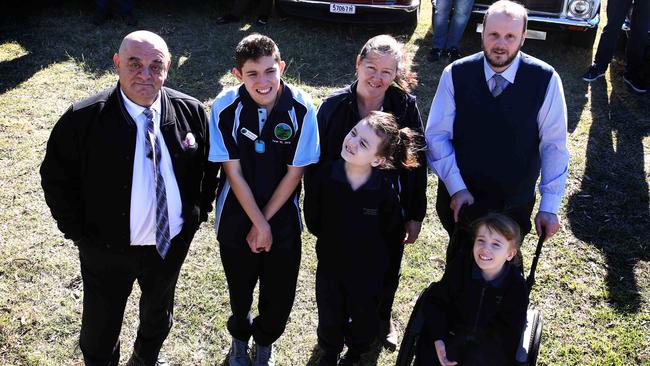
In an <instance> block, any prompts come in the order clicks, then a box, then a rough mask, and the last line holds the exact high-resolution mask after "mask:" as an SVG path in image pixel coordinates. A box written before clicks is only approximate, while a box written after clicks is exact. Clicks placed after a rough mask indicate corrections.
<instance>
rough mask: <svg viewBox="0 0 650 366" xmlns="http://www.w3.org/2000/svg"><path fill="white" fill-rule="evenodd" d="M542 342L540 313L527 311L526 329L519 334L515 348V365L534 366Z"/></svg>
mask: <svg viewBox="0 0 650 366" xmlns="http://www.w3.org/2000/svg"><path fill="white" fill-rule="evenodd" d="M541 341H542V312H541V311H540V310H538V309H528V312H527V314H526V327H525V328H524V331H523V333H522V334H521V340H520V342H519V347H518V348H517V354H516V363H517V365H518V366H535V365H536V364H537V355H538V354H539V346H540V343H541Z"/></svg>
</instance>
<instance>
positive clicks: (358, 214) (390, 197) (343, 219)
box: [304, 159, 403, 280]
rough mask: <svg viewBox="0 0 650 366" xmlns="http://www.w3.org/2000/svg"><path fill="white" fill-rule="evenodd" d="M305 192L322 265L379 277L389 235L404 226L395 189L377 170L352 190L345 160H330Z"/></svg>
mask: <svg viewBox="0 0 650 366" xmlns="http://www.w3.org/2000/svg"><path fill="white" fill-rule="evenodd" d="M315 174H316V175H315V176H314V178H315V179H314V180H313V186H312V189H310V190H309V191H307V192H305V201H304V207H305V221H306V223H307V228H308V229H309V231H310V232H312V233H313V234H314V235H316V237H317V238H318V240H317V243H316V252H317V255H318V265H319V268H322V269H326V270H327V271H332V272H335V273H337V274H338V275H340V276H343V277H347V276H355V277H363V278H368V277H372V278H375V280H376V279H377V278H376V276H379V275H381V274H383V272H384V271H385V270H386V267H387V265H388V252H387V250H388V248H387V245H388V243H394V242H395V240H392V239H393V238H389V237H388V235H390V234H391V233H395V232H401V230H400V228H401V227H402V226H403V221H402V216H401V212H400V206H399V203H398V199H397V194H396V193H395V191H396V190H394V189H392V188H391V186H390V182H389V181H388V179H387V178H385V176H384V174H381V172H379V171H378V170H377V169H373V171H372V173H371V176H370V178H368V181H367V182H366V183H364V184H363V185H362V186H361V187H359V188H358V189H357V190H356V191H353V190H352V188H351V186H350V184H349V183H348V180H347V177H346V175H345V169H344V161H343V160H341V159H339V160H335V161H327V162H325V163H323V165H322V166H321V167H319V169H318V170H317V172H316V173H315Z"/></svg>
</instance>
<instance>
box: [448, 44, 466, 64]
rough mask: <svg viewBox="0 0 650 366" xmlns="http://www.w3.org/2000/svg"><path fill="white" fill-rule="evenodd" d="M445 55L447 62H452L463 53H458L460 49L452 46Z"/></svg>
mask: <svg viewBox="0 0 650 366" xmlns="http://www.w3.org/2000/svg"><path fill="white" fill-rule="evenodd" d="M447 56H448V57H449V62H454V61H456V60H458V59H459V58H461V57H463V55H461V54H460V51H459V50H458V48H456V47H452V48H450V49H448V50H447Z"/></svg>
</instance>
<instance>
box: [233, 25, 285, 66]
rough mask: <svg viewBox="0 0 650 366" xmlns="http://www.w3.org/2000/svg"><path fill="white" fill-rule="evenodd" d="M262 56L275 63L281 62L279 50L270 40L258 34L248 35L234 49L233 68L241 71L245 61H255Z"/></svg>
mask: <svg viewBox="0 0 650 366" xmlns="http://www.w3.org/2000/svg"><path fill="white" fill-rule="evenodd" d="M264 56H271V57H273V59H274V60H275V61H276V62H280V61H281V60H282V59H281V57H280V49H279V48H278V45H277V44H275V42H274V41H273V40H272V39H271V38H269V37H267V36H265V35H262V34H259V33H253V34H250V35H248V36H246V37H244V38H243V39H242V40H241V41H239V43H238V44H237V47H235V67H236V68H237V70H240V71H241V69H242V67H244V64H245V63H246V61H248V60H253V61H256V60H258V59H259V58H260V57H264Z"/></svg>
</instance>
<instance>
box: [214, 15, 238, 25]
mask: <svg viewBox="0 0 650 366" xmlns="http://www.w3.org/2000/svg"><path fill="white" fill-rule="evenodd" d="M238 21H239V17H236V16H234V15H232V14H226V15H223V16H220V17H218V18H217V24H228V23H234V22H238Z"/></svg>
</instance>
